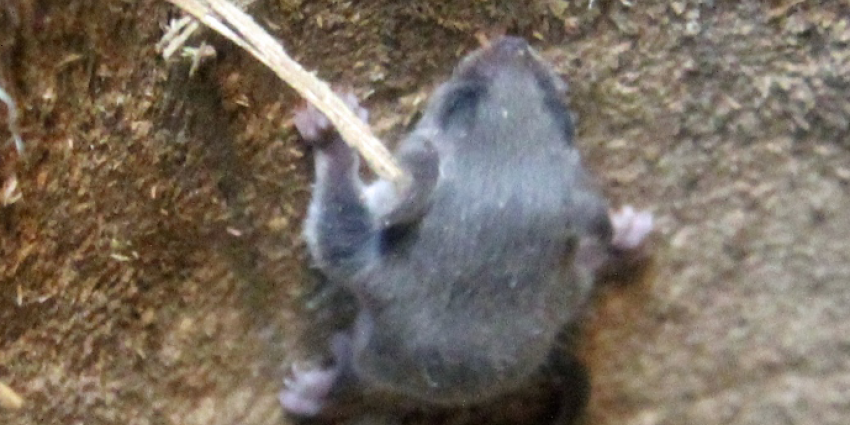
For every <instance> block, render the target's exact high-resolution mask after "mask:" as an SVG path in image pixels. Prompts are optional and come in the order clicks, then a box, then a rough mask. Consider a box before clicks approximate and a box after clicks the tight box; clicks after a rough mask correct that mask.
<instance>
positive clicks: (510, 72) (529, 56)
mask: <svg viewBox="0 0 850 425" xmlns="http://www.w3.org/2000/svg"><path fill="white" fill-rule="evenodd" d="M566 89H567V84H566V83H565V82H564V81H563V80H562V79H561V78H560V77H559V76H558V75H557V74H556V73H555V72H554V71H553V70H552V68H551V67H550V66H549V65H548V64H547V63H546V62H545V61H544V60H543V59H542V58H541V57H540V56H539V55H538V54H537V52H535V51H534V50H533V49H532V48H531V47H530V46H529V45H528V43H527V42H526V41H525V40H523V39H520V38H515V37H502V38H500V39H498V40H496V41H495V42H493V43H492V44H490V45H489V46H486V47H483V48H481V49H479V50H477V51H475V52H473V53H472V54H470V55H469V56H467V57H466V58H465V59H464V60H463V61H462V62H461V63H460V64H459V65H458V66H457V68H456V69H455V71H454V73H453V74H452V77H451V79H449V81H447V82H446V83H444V84H443V85H442V86H441V87H440V88H439V89H438V90H437V91H436V92H435V94H434V96H433V97H432V99H431V101H430V103H429V106H428V109H427V110H426V112H425V115H424V116H423V121H422V123H423V124H424V125H425V126H426V127H428V128H435V129H437V130H439V132H440V133H441V134H442V135H443V137H445V138H446V139H447V140H452V141H455V143H460V141H461V140H470V141H472V142H475V144H476V145H477V146H487V145H490V146H492V145H493V144H499V145H500V146H505V144H511V145H513V144H517V146H516V147H521V146H527V145H525V143H527V142H535V141H546V140H564V141H565V142H566V143H570V141H571V140H572V138H573V131H574V130H573V124H572V121H571V119H570V114H569V112H568V110H567V107H566V105H565V104H564V102H563V100H562V98H563V95H564V93H565V92H566Z"/></svg>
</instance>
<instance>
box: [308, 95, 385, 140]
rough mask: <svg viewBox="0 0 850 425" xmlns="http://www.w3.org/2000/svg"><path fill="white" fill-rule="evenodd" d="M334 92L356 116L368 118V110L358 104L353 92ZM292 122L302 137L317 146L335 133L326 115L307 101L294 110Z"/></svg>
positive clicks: (333, 136)
mask: <svg viewBox="0 0 850 425" xmlns="http://www.w3.org/2000/svg"><path fill="white" fill-rule="evenodd" d="M336 94H337V95H338V96H339V98H340V99H341V100H342V101H343V103H345V105H346V106H348V108H349V109H351V110H352V111H354V113H355V115H357V117H358V118H360V119H361V120H363V121H364V122H365V121H366V120H367V119H368V118H369V112H368V111H367V110H366V108H363V107H362V106H360V103H359V102H358V101H357V96H355V95H354V93H352V92H351V91H342V90H336ZM292 124H293V125H295V129H296V130H297V131H298V134H300V135H301V138H302V139H304V140H305V141H306V142H308V143H310V144H312V145H316V146H319V147H321V146H323V145H325V144H327V143H330V142H331V141H332V140H333V139H334V138H336V135H337V132H336V129H334V126H333V123H331V121H330V120H329V119H328V117H327V116H325V114H324V113H322V111H320V110H319V109H318V108H316V107H315V106H313V105H312V104H309V103H308V104H306V105H304V106H302V107H300V108H299V109H298V110H297V111H296V112H295V116H294V117H293V118H292Z"/></svg>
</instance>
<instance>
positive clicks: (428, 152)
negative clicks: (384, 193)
mask: <svg viewBox="0 0 850 425" xmlns="http://www.w3.org/2000/svg"><path fill="white" fill-rule="evenodd" d="M413 137H416V136H413ZM397 155H398V158H399V160H400V162H401V164H402V167H404V168H405V170H406V171H407V172H408V173H409V174H410V176H411V177H412V179H411V182H410V183H409V184H408V185H407V187H405V188H402V189H401V190H400V191H399V192H398V196H397V199H398V201H397V202H396V204H395V205H394V206H393V208H392V209H391V210H389V211H387V212H386V213H384V214H382V215H381V216H379V217H378V223H379V224H380V226H381V227H382V228H384V229H387V228H390V227H393V226H398V225H405V224H410V223H413V222H415V221H418V220H419V219H420V218H422V216H423V215H425V212H427V211H428V209H429V208H430V207H431V194H432V193H433V191H434V187H436V186H437V180H438V179H439V177H440V157H439V155H438V153H437V149H436V148H434V145H433V144H432V143H431V141H430V140H428V139H425V138H419V137H417V139H416V140H407V141H406V142H405V143H404V144H403V145H402V146H401V150H400V151H399V152H398V154H397Z"/></svg>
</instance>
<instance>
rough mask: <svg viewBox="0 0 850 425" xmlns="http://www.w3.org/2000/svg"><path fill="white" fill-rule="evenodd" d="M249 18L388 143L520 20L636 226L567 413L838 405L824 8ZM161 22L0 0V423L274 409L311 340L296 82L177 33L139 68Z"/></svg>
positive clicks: (314, 311)
mask: <svg viewBox="0 0 850 425" xmlns="http://www.w3.org/2000/svg"><path fill="white" fill-rule="evenodd" d="M249 11H250V12H251V13H252V15H254V16H255V17H256V18H257V19H258V20H259V21H260V22H261V23H262V24H263V25H264V26H266V27H267V28H269V29H270V31H271V32H272V33H273V34H275V35H276V36H277V37H279V38H280V39H281V40H283V41H284V45H285V46H286V48H287V50H288V51H289V52H290V53H291V54H292V55H293V56H294V57H295V58H296V59H297V60H298V61H300V62H302V63H303V64H304V65H305V66H306V67H307V68H309V69H315V70H317V72H318V74H319V75H320V76H321V77H322V78H324V79H325V80H327V81H332V82H337V83H342V84H344V85H347V86H350V87H352V88H353V89H354V91H355V92H356V93H358V95H359V96H360V97H361V99H364V102H365V104H366V105H367V106H368V107H369V108H370V110H371V114H372V125H373V127H374V128H375V130H376V131H377V132H378V133H379V134H380V135H382V136H383V137H384V138H385V139H387V140H394V139H396V138H397V137H398V135H399V134H401V133H403V131H404V129H405V127H406V126H407V125H409V123H410V122H411V121H412V120H413V119H415V116H416V113H417V110H418V109H419V108H420V107H421V105H422V103H423V101H424V99H426V98H427V95H428V93H429V92H430V90H431V89H432V88H433V87H434V85H435V84H436V83H437V82H439V81H440V80H442V79H444V78H445V77H446V76H447V75H448V74H449V73H450V71H451V68H452V67H453V66H454V64H455V63H456V62H457V60H458V59H459V58H460V57H461V56H463V55H464V54H465V53H467V52H469V51H471V50H472V49H474V48H475V47H476V46H477V44H478V41H477V40H478V39H479V38H481V37H482V36H487V35H492V34H497V33H501V32H507V33H510V34H516V35H521V36H524V37H526V38H527V39H529V40H531V41H532V44H534V45H535V46H536V47H537V48H538V49H539V50H540V51H541V53H542V55H543V56H545V57H546V58H548V59H549V60H550V61H551V62H552V63H553V64H554V65H555V66H556V68H557V70H558V72H559V73H561V74H562V75H564V76H565V78H566V79H567V80H568V81H569V83H570V93H571V99H570V102H571V106H572V108H573V109H574V110H575V111H576V115H577V117H578V123H579V131H578V134H579V137H578V142H577V143H578V144H579V146H580V148H581V150H582V152H583V153H584V155H585V158H586V162H587V163H588V166H589V167H590V168H591V169H592V170H593V171H594V173H595V174H596V175H597V176H598V178H599V180H600V183H601V184H602V185H603V186H604V187H605V191H606V193H607V194H608V195H609V196H610V198H611V200H612V203H613V204H614V205H621V204H625V203H630V204H634V205H636V206H638V207H641V208H648V209H650V210H652V211H653V212H654V213H655V215H656V217H657V232H656V234H655V235H654V236H653V240H652V251H653V252H654V261H653V265H652V267H651V268H650V269H649V270H648V272H647V273H644V275H643V276H642V278H640V279H638V278H632V279H628V280H631V281H630V282H626V284H621V285H605V286H604V287H603V289H602V290H601V291H600V293H599V296H598V297H597V298H598V299H597V300H596V302H595V303H594V308H593V310H592V311H591V312H590V313H589V314H588V317H587V323H586V324H585V325H586V326H585V332H584V333H585V335H584V338H583V343H582V345H581V353H580V354H581V357H582V358H583V359H584V360H585V361H586V363H587V364H588V366H589V369H590V372H591V375H592V379H593V391H592V398H591V402H590V407H589V411H588V417H587V423H589V424H602V425H605V424H634V425H643V424H706V425H711V424H718V425H719V424H765V423H769V424H798V423H800V424H801V423H817V424H845V423H847V420H848V418H850V308H848V305H850V196H848V190H850V187H848V186H850V48H848V47H850V2H848V1H846V0H843V1H801V0H775V1H756V0H743V1H720V0H716V1H713V0H689V1H684V0H683V1H652V0H647V1H631V2H629V1H625V0H596V1H589V2H584V1H581V2H568V1H557V0H537V1H529V2H521V1H508V0H490V1H474V2H445V1H442V0H420V1H417V2H399V1H392V0H376V1H370V2H351V1H341V0H340V1H337V0H333V1H324V2H318V1H303V0H278V1H258V2H257V3H255V4H254V5H253V6H251V8H250V9H249ZM180 16H181V14H180V13H179V12H178V11H177V10H176V9H175V8H174V7H172V6H170V5H169V4H167V3H166V2H165V1H154V0H140V1H122V0H106V1H100V2H91V1H85V0H61V1H60V0H6V1H4V2H2V3H0V86H2V87H3V88H4V89H5V90H6V91H7V92H8V93H9V95H11V96H12V97H13V98H14V99H15V100H16V101H17V104H18V107H19V108H18V109H19V110H18V112H19V116H20V123H19V124H20V127H21V129H22V132H23V137H24V140H25V142H26V155H25V156H21V155H18V154H17V153H16V152H15V150H14V147H13V145H12V143H11V142H6V143H4V144H3V145H2V146H1V147H0V185H1V186H0V187H1V188H2V190H0V198H1V199H0V201H2V206H0V387H2V385H6V386H8V387H9V388H11V389H12V390H13V391H15V392H16V393H17V394H18V395H20V396H21V397H22V398H23V405H22V406H21V407H20V408H18V409H13V408H9V407H0V423H4V424H22V425H23V424H26V425H29V424H76V423H80V424H82V423H85V424H90V425H96V424H115V423H124V424H128V425H129V424H134V425H135V424H186V425H189V424H204V425H209V424H245V425H254V424H256V425H259V424H276V423H282V422H285V421H286V419H284V418H282V415H281V411H280V407H279V405H278V402H277V398H276V394H277V391H278V390H279V389H280V387H281V379H282V377H283V376H284V373H285V370H286V365H288V364H290V363H291V362H292V361H294V360H301V359H309V358H311V356H313V355H314V354H315V351H314V347H313V346H315V341H319V340H322V336H323V335H315V334H312V333H311V332H310V331H308V329H310V328H309V327H308V326H306V323H307V322H310V321H312V320H317V321H320V320H324V319H323V317H322V315H323V313H322V311H321V309H320V308H316V307H315V304H316V299H317V298H318V297H317V295H316V294H317V293H318V292H317V291H318V289H317V288H319V286H318V285H317V283H316V282H315V280H316V279H315V278H313V276H312V275H311V274H310V273H309V271H308V268H307V264H308V262H307V259H306V256H305V252H304V249H303V244H302V242H301V240H300V236H299V232H300V223H301V220H302V218H303V215H304V211H305V205H306V201H307V199H308V197H309V189H310V188H309V183H310V180H311V168H310V156H309V152H308V150H307V149H305V147H304V146H303V145H302V144H301V143H300V142H299V141H298V139H297V137H296V136H295V134H294V132H293V129H292V127H291V124H290V123H289V120H290V118H291V116H292V110H293V108H295V107H296V106H297V105H299V103H300V100H299V99H298V98H297V96H296V95H295V94H294V92H293V91H292V90H291V89H290V88H288V87H286V86H285V85H284V84H283V83H281V82H280V81H278V80H277V79H276V77H274V76H273V75H272V73H271V72H270V71H268V70H267V69H265V68H264V67H263V66H261V65H260V64H258V63H257V62H256V61H255V60H254V59H252V58H251V57H249V56H248V55H247V54H245V53H244V52H242V51H240V50H239V49H238V48H236V47H234V46H233V45H231V44H230V43H228V42H227V41H225V40H223V39H222V38H220V37H218V36H216V35H215V34H213V33H212V32H210V31H199V32H197V33H196V35H195V36H194V37H192V38H191V39H190V40H189V42H188V43H187V46H189V47H199V46H202V45H206V46H209V47H211V48H212V49H214V51H215V53H216V54H215V57H206V58H200V60H199V61H198V64H197V67H196V69H195V70H194V72H192V73H190V65H191V57H188V56H191V55H189V54H190V53H191V52H192V51H191V50H187V51H186V52H185V53H187V57H183V56H181V55H177V56H180V57H175V58H173V59H171V60H169V61H165V60H164V59H163V58H162V56H161V55H159V53H158V52H157V50H156V44H157V43H158V41H159V40H160V38H161V37H162V35H163V33H164V30H165V28H166V27H167V25H168V22H169V20H170V19H176V18H179V17H180ZM202 43H204V44H202ZM7 116H8V114H7V112H6V109H5V106H0V123H3V122H5V120H6V117H7ZM5 127H6V126H5V125H0V139H2V140H4V141H5V140H10V134H9V133H8V131H6V128H5ZM319 303H320V302H319ZM310 341H313V343H310ZM0 390H2V388H0ZM0 393H2V391H0ZM0 395H2V394H0ZM0 398H4V399H5V397H0ZM2 405H3V404H2V403H0V406H2ZM464 418H465V419H464ZM470 418H474V415H473V416H469V415H466V416H463V415H461V416H459V417H452V416H451V415H448V416H446V415H441V416H440V418H428V417H421V418H416V420H415V421H414V422H420V423H436V422H449V423H464V421H465V422H469V423H474V422H475V421H474V420H473V419H470ZM519 422H521V421H519Z"/></svg>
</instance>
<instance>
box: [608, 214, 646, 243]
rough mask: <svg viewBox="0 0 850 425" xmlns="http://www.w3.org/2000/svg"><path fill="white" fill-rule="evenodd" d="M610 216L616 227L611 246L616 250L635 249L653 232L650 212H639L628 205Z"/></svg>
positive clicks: (612, 223)
mask: <svg viewBox="0 0 850 425" xmlns="http://www.w3.org/2000/svg"><path fill="white" fill-rule="evenodd" d="M609 215H610V217H611V225H612V226H613V227H614V236H613V238H612V240H611V245H612V246H613V247H614V248H616V249H620V250H632V249H635V248H637V247H638V246H640V245H641V244H642V243H643V242H644V240H645V239H646V236H647V235H649V232H651V231H652V213H650V212H649V211H637V210H635V209H634V208H633V207H632V206H631V205H626V206H624V207H622V208H621V209H620V210H619V211H616V212H611V213H609Z"/></svg>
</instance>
